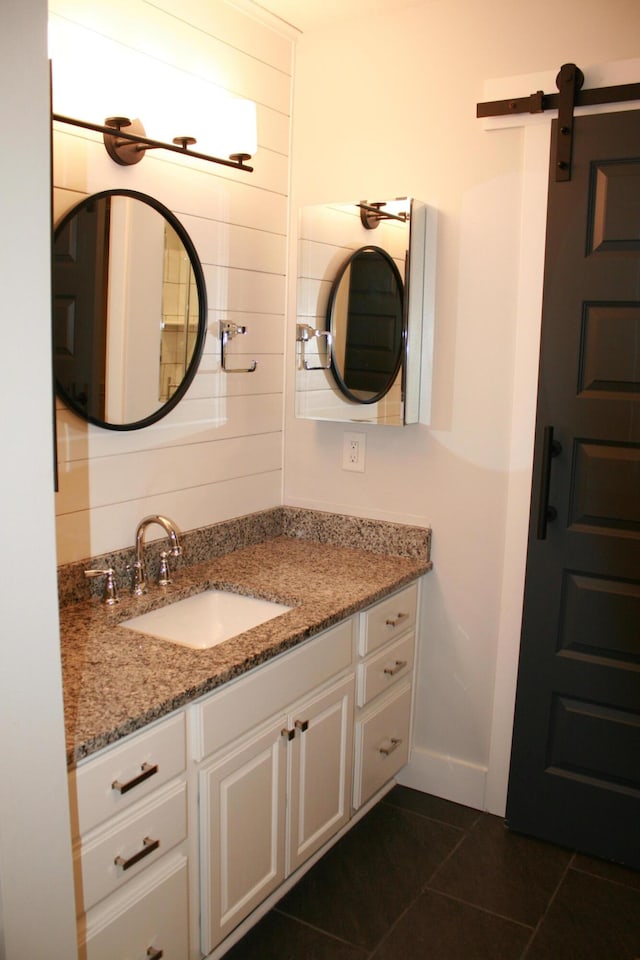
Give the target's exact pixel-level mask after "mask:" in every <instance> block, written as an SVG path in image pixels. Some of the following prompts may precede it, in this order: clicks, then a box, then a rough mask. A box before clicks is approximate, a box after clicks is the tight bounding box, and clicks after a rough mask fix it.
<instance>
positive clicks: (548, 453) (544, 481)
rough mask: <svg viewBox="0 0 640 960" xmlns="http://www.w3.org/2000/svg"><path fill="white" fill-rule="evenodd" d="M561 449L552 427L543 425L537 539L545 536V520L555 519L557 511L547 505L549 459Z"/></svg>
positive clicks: (549, 473)
mask: <svg viewBox="0 0 640 960" xmlns="http://www.w3.org/2000/svg"><path fill="white" fill-rule="evenodd" d="M561 450H562V447H561V445H560V444H559V443H558V441H557V440H554V439H553V427H545V428H544V434H543V438H542V467H541V470H540V493H539V496H538V523H537V529H536V536H537V538H538V540H545V539H546V537H547V521H549V520H555V519H556V517H557V516H558V511H557V510H556V508H555V507H551V506H549V486H550V483H551V461H552V459H553V458H554V457H557V456H558V454H559V453H560V451H561Z"/></svg>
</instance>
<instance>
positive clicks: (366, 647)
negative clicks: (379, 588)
mask: <svg viewBox="0 0 640 960" xmlns="http://www.w3.org/2000/svg"><path fill="white" fill-rule="evenodd" d="M417 597H418V585H417V584H416V583H412V584H411V586H410V587H405V589H404V590H400V591H399V592H398V593H394V594H393V596H391V597H387V598H386V600H381V601H380V603H376V605H375V606H374V607H370V608H369V610H367V611H366V612H365V613H363V614H361V615H360V642H359V653H360V656H362V657H364V656H366V655H367V654H368V653H371V652H372V651H373V650H377V649H378V647H381V646H382V644H383V643H387V642H388V641H389V640H392V639H393V638H394V637H399V636H400V635H401V634H402V633H405V631H407V630H409V629H411V628H412V627H413V626H414V625H415V622H416V605H417Z"/></svg>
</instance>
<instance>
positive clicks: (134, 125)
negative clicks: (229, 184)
mask: <svg viewBox="0 0 640 960" xmlns="http://www.w3.org/2000/svg"><path fill="white" fill-rule="evenodd" d="M243 104H244V105H250V106H251V107H252V108H253V109H252V110H251V111H246V110H245V111H243V112H244V113H245V114H247V117H248V120H249V123H251V122H252V125H253V130H252V131H249V130H248V127H247V130H246V131H244V132H243V134H242V135H239V140H240V142H241V140H242V139H246V140H251V141H252V147H251V149H252V150H255V104H250V102H249V101H243ZM52 119H53V120H57V121H58V122H59V123H66V124H69V125H70V126H74V127H82V128H83V129H85V130H93V131H94V132H95V133H101V134H102V136H103V140H104V145H105V147H106V150H107V153H108V154H109V156H110V157H111V159H112V160H113V161H115V163H119V164H121V165H122V166H130V165H131V164H135V163H139V162H140V160H142V158H143V157H144V155H145V154H146V152H147V150H170V151H171V152H173V153H179V154H181V155H182V156H187V157H194V158H195V159H197V160H208V161H210V162H211V163H220V164H222V165H223V166H225V167H233V168H234V169H236V170H244V171H245V172H247V173H252V172H253V167H250V166H248V165H247V163H246V161H247V160H250V159H251V156H252V154H251V153H245V152H240V151H239V152H238V153H231V154H229V158H228V159H224V158H222V157H214V156H211V155H210V154H207V153H200V152H198V151H196V150H193V149H191V148H192V147H193V144H194V143H196V142H197V141H196V139H195V137H187V136H184V137H174V139H173V143H165V142H164V141H162V140H153V139H151V137H147V135H146V133H145V129H144V127H143V125H142V123H141V122H140V120H130V119H129V118H128V117H108V118H107V119H106V120H105V122H104V124H97V123H90V122H89V121H87V120H76V119H75V118H74V117H67V116H63V115H62V114H59V113H53V114H52ZM240 142H239V146H240Z"/></svg>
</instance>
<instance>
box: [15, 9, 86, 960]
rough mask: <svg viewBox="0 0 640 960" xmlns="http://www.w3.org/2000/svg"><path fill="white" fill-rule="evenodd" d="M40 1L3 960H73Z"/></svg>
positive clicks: (26, 110)
mask: <svg viewBox="0 0 640 960" xmlns="http://www.w3.org/2000/svg"><path fill="white" fill-rule="evenodd" d="M46 18H47V9H46V3H45V2H44V0H28V2H25V0H3V5H2V16H1V20H2V29H0V89H1V90H2V97H1V98H0V124H1V126H2V129H3V130H5V131H7V130H15V131H19V138H15V139H14V138H9V139H7V140H6V142H5V149H4V150H3V152H2V156H0V177H1V178H2V189H1V190H0V222H1V223H2V224H3V230H4V240H5V242H3V244H2V257H1V258H0V286H1V288H2V320H1V321H0V322H1V324H2V346H3V369H2V377H1V378H0V400H1V404H2V433H1V435H2V474H1V479H0V491H1V492H2V545H3V549H2V555H1V556H0V610H1V611H2V626H1V628H0V731H1V733H0V769H1V770H2V776H0V957H2V958H3V960H24V958H27V957H28V958H29V960H50V958H51V957H54V956H55V957H60V958H62V957H72V956H74V954H75V950H76V947H75V910H74V903H73V880H72V872H71V839H70V832H69V811H68V802H67V784H66V764H65V747H64V728H63V715H62V686H61V680H60V642H59V634H58V610H57V583H56V556H55V529H54V514H53V474H52V451H53V440H52V429H51V425H52V417H51V397H52V392H51V362H50V356H51V352H50V351H51V343H50V325H51V319H50V318H51V311H50V286H49V237H50V221H49V196H50V186H49V123H48V113H49V93H48V72H47V60H46V23H47V20H46Z"/></svg>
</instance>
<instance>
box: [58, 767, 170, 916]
mask: <svg viewBox="0 0 640 960" xmlns="http://www.w3.org/2000/svg"><path fill="white" fill-rule="evenodd" d="M186 794H187V788H186V784H185V783H175V784H171V785H170V786H169V787H168V788H166V789H164V790H161V791H159V794H154V796H153V798H152V799H149V800H148V801H147V802H144V801H143V802H142V803H141V804H139V805H138V806H136V807H134V808H132V809H131V810H130V811H129V812H128V814H127V815H125V816H124V817H118V818H117V822H115V823H113V824H110V825H109V828H108V829H106V830H100V831H97V832H96V833H95V834H94V835H93V836H92V837H91V839H90V840H89V841H87V842H85V843H82V845H81V846H79V847H77V848H76V852H75V857H74V868H75V872H76V883H77V896H76V901H77V908H78V912H81V911H83V910H84V911H87V910H89V909H90V908H91V907H92V906H94V905H95V904H96V903H98V902H99V901H100V900H102V899H104V897H106V896H108V895H109V894H110V893H113V892H114V890H117V889H118V888H119V887H121V886H122V885H123V884H124V883H127V881H128V880H131V879H132V878H133V877H135V876H137V875H138V874H140V873H141V872H142V871H143V870H145V869H147V867H149V866H150V865H151V864H152V863H153V862H155V861H156V860H158V859H159V858H160V857H162V856H163V855H164V854H165V853H167V852H168V851H169V850H171V849H172V848H173V847H175V846H176V844H178V843H180V842H181V840H184V838H185V837H186V835H187V802H186Z"/></svg>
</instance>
